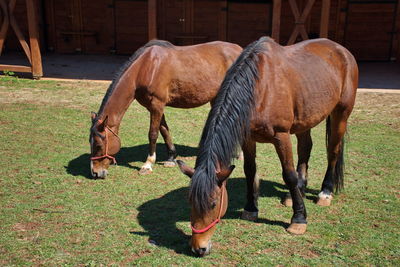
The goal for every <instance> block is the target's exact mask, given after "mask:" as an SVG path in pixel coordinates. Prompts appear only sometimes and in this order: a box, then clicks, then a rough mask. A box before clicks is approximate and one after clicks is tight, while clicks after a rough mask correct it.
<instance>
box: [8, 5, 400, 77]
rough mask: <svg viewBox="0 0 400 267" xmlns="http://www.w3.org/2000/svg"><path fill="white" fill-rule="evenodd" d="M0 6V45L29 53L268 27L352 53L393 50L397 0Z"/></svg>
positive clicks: (253, 33)
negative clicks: (331, 43) (325, 41)
mask: <svg viewBox="0 0 400 267" xmlns="http://www.w3.org/2000/svg"><path fill="white" fill-rule="evenodd" d="M0 11H1V12H0V14H1V17H0V23H1V25H2V26H1V28H0V52H2V51H6V50H10V51H15V50H21V51H25V53H26V51H30V56H31V57H32V56H33V54H35V52H32V51H33V50H35V49H36V50H37V48H36V45H35V41H33V42H32V39H36V40H37V43H38V46H39V47H40V50H41V52H42V53H46V52H56V53H84V54H110V53H111V54H132V53H133V52H134V51H135V50H136V49H137V48H139V47H140V46H142V45H143V44H145V43H146V42H147V41H148V40H150V39H154V38H158V39H164V40H168V41H170V42H172V43H173V44H175V45H191V44H197V43H203V42H209V41H214V40H224V41H228V42H233V43H237V44H239V45H241V46H246V45H247V44H249V43H251V42H252V41H254V40H256V39H258V38H259V37H261V36H265V35H269V36H272V37H273V38H274V39H275V40H277V41H279V43H281V44H293V43H295V42H297V41H301V40H304V39H310V38H318V37H326V38H329V39H331V40H334V41H336V42H338V43H340V44H342V45H344V46H345V47H347V48H348V49H349V50H350V51H351V52H352V53H353V54H354V56H355V57H356V59H357V60H360V61H362V60H368V61H394V60H397V61H398V59H399V58H400V40H399V39H400V34H399V33H400V0H248V1H246V0H69V1H65V0H0ZM35 21H36V23H37V25H38V27H37V29H36V32H37V34H35V32H34V31H35V26H33V25H31V24H35ZM15 25H17V26H15ZM6 28H11V29H8V30H5V29H6ZM16 28H17V29H16ZM18 31H19V33H16V32H18ZM21 36H26V38H27V39H28V40H30V43H28V42H25V44H23V43H21ZM32 45H33V46H34V47H32ZM31 62H32V60H31ZM32 63H33V62H32ZM1 69H2V68H1V65H0V70H1ZM3 69H4V68H3ZM39 76H40V75H39Z"/></svg>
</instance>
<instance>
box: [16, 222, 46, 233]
mask: <svg viewBox="0 0 400 267" xmlns="http://www.w3.org/2000/svg"><path fill="white" fill-rule="evenodd" d="M40 226H41V224H39V223H34V222H27V223H16V224H14V225H13V227H12V230H13V231H17V232H26V231H33V230H36V229H37V228H39V227H40Z"/></svg>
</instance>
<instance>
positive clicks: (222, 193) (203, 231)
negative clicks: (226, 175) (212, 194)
mask: <svg viewBox="0 0 400 267" xmlns="http://www.w3.org/2000/svg"><path fill="white" fill-rule="evenodd" d="M224 190H225V184H223V185H222V188H221V201H220V205H219V212H218V218H217V219H215V220H214V221H213V222H212V223H210V224H209V225H208V226H206V227H204V228H203V229H200V230H199V229H196V228H194V227H193V225H190V227H191V228H192V233H193V234H202V233H205V232H207V231H208V230H210V229H211V228H212V227H213V226H214V225H216V224H217V223H219V222H220V221H221V214H222V206H223V204H224Z"/></svg>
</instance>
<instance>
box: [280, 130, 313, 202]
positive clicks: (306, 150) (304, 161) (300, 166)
mask: <svg viewBox="0 0 400 267" xmlns="http://www.w3.org/2000/svg"><path fill="white" fill-rule="evenodd" d="M296 137H297V154H298V162H297V174H298V183H297V186H298V187H299V189H300V192H301V194H302V196H303V197H304V196H305V194H306V188H307V179H308V161H309V160H310V154H311V149H312V146H313V143H312V139H311V130H308V131H306V132H303V133H300V134H296ZM282 204H283V205H285V206H287V207H291V206H292V205H293V201H292V198H291V196H290V193H288V194H286V196H285V198H284V199H283V201H282Z"/></svg>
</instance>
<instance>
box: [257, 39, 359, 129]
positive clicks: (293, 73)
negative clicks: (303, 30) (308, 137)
mask: <svg viewBox="0 0 400 267" xmlns="http://www.w3.org/2000/svg"><path fill="white" fill-rule="evenodd" d="M264 45H265V50H264V52H263V53H262V54H260V55H259V69H260V73H259V81H258V83H257V86H256V87H257V89H256V94H257V99H259V100H258V101H256V109H257V114H258V115H256V116H255V117H254V124H255V125H256V126H257V125H259V126H260V125H264V128H265V125H267V126H268V127H267V130H268V132H269V133H270V134H271V135H273V134H274V132H276V131H290V132H291V133H298V132H302V131H305V130H308V129H310V128H312V127H314V126H315V125H317V124H318V123H319V122H321V121H322V120H324V119H325V118H326V117H327V116H328V115H329V114H330V113H331V112H332V111H333V110H334V109H335V108H338V107H341V108H345V109H346V108H348V109H350V111H351V109H352V107H353V105H354V99H355V93H356V89H357V82H358V70H357V64H356V63H355V60H354V57H353V56H352V55H351V54H350V53H349V52H348V51H347V50H346V49H345V48H344V47H342V46H340V45H339V44H336V43H334V42H332V41H330V40H327V39H314V40H309V41H304V42H300V43H298V44H295V45H292V46H287V47H282V46H280V45H278V44H276V43H275V42H273V41H272V40H271V41H269V42H266V43H265V44H264ZM256 128H257V127H256Z"/></svg>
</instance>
